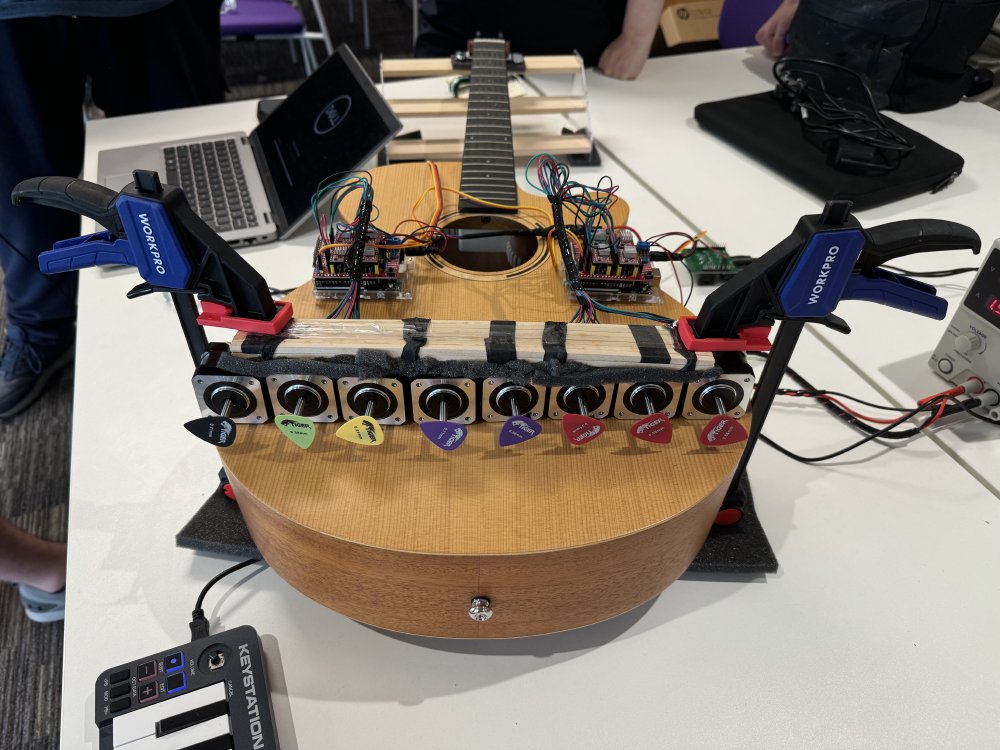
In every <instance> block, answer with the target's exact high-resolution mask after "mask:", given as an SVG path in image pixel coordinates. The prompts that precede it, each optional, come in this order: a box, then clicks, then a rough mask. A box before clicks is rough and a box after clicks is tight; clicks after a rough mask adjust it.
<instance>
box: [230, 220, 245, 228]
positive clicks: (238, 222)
mask: <svg viewBox="0 0 1000 750" xmlns="http://www.w3.org/2000/svg"><path fill="white" fill-rule="evenodd" d="M233 228H234V229H246V228H247V223H246V221H244V220H243V219H242V218H234V219H233Z"/></svg>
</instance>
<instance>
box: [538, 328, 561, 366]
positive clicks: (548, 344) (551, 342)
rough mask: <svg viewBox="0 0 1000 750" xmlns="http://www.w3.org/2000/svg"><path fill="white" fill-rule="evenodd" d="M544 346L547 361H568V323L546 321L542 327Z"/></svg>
mask: <svg viewBox="0 0 1000 750" xmlns="http://www.w3.org/2000/svg"><path fill="white" fill-rule="evenodd" d="M542 348H543V349H544V350H545V357H544V358H543V359H544V361H546V362H565V361H566V324H565V323H552V322H549V323H546V324H545V327H544V328H543V329H542Z"/></svg>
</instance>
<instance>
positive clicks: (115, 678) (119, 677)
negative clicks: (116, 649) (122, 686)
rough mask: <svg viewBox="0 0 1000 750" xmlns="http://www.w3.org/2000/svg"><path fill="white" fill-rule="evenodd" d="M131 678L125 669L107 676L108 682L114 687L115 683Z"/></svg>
mask: <svg viewBox="0 0 1000 750" xmlns="http://www.w3.org/2000/svg"><path fill="white" fill-rule="evenodd" d="M130 676H131V673H130V672H129V671H128V670H127V669H119V670H118V671H117V672H112V673H111V674H110V675H109V676H108V682H110V683H111V684H112V685H114V684H115V683H116V682H124V681H125V680H127V679H128V678H129V677H130Z"/></svg>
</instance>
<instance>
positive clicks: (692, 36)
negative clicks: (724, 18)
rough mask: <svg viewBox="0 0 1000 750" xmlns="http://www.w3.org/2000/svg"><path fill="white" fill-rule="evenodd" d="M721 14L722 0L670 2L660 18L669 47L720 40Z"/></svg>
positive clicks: (669, 0)
mask: <svg viewBox="0 0 1000 750" xmlns="http://www.w3.org/2000/svg"><path fill="white" fill-rule="evenodd" d="M730 1H732V0H730ZM721 13H722V0H690V1H688V2H685V0H668V2H667V6H666V7H665V8H664V9H663V15H662V16H661V17H660V28H661V29H662V30H663V36H664V38H665V39H666V40H667V46H668V47H675V46H677V45H678V44H689V43H691V42H710V41H713V40H716V39H718V38H719V15H720V14H721Z"/></svg>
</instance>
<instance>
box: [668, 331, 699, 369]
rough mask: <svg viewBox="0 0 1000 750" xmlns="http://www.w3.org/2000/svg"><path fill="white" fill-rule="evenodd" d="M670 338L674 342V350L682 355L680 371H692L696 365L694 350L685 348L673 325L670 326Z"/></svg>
mask: <svg viewBox="0 0 1000 750" xmlns="http://www.w3.org/2000/svg"><path fill="white" fill-rule="evenodd" d="M670 338H671V339H672V340H673V342H674V351H676V352H677V353H678V354H680V355H681V356H682V357H684V367H682V368H681V371H682V372H693V371H694V368H695V367H697V366H698V358H697V357H696V356H695V354H694V352H692V351H691V350H690V349H687V348H685V346H684V344H682V343H681V337H680V335H679V334H678V333H677V329H676V328H674V327H673V326H671V327H670Z"/></svg>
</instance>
